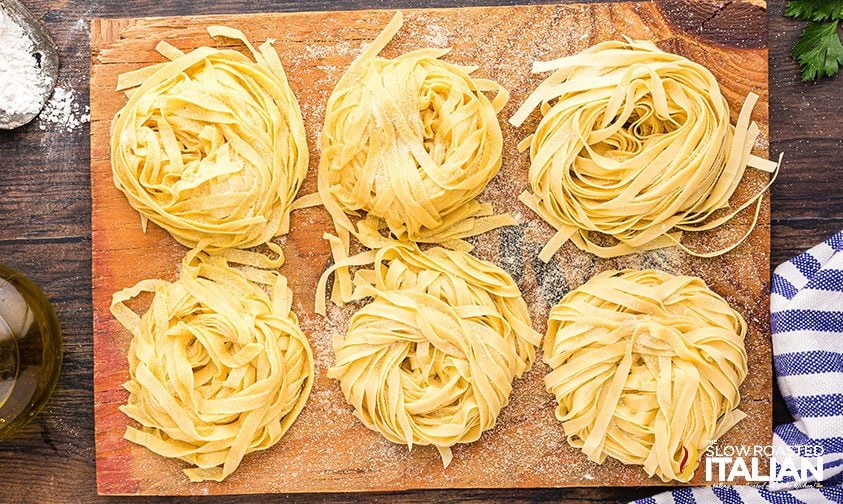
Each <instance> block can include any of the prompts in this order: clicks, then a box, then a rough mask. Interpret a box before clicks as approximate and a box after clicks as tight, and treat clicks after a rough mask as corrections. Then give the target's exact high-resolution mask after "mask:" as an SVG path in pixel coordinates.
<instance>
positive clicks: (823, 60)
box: [785, 0, 843, 81]
mask: <svg viewBox="0 0 843 504" xmlns="http://www.w3.org/2000/svg"><path fill="white" fill-rule="evenodd" d="M785 16H788V17H792V18H797V19H802V20H804V21H809V23H808V26H806V27H805V29H804V30H803V31H802V36H800V37H799V40H797V41H796V44H795V45H794V46H793V53H792V54H793V58H794V59H796V61H798V62H799V65H800V66H801V67H802V80H805V81H808V80H817V79H819V78H822V77H831V76H832V75H834V74H836V73H837V72H838V71H839V70H840V66H841V65H843V43H841V41H840V20H841V19H843V0H790V1H789V2H787V9H786V10H785Z"/></svg>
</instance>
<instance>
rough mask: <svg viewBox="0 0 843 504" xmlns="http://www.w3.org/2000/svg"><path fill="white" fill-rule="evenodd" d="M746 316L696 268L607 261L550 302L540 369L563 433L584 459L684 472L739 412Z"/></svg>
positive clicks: (667, 473)
mask: <svg viewBox="0 0 843 504" xmlns="http://www.w3.org/2000/svg"><path fill="white" fill-rule="evenodd" d="M745 336H746V322H744V319H743V318H742V317H741V315H740V314H739V313H738V312H737V311H735V310H733V309H732V308H731V307H730V306H729V305H728V304H727V303H726V301H725V300H723V298H721V297H720V296H718V295H717V294H715V293H714V292H712V291H711V290H709V288H708V287H707V286H706V284H705V282H703V281H702V280H701V279H699V278H696V277H688V276H674V275H671V274H669V273H665V272H662V271H656V270H647V271H635V270H625V271H606V272H603V273H600V274H599V275H597V276H595V277H593V278H592V279H591V280H589V281H588V282H586V283H585V284H583V285H582V286H580V287H579V288H577V289H576V290H573V291H571V292H569V293H568V294H567V295H566V296H565V297H564V298H563V299H562V301H561V302H560V303H559V304H558V305H556V306H555V307H553V309H552V311H551V313H550V318H549V322H548V328H547V335H546V337H545V342H544V360H545V362H546V363H547V364H548V365H549V366H550V367H551V368H552V369H553V371H552V372H550V373H549V374H548V375H547V376H546V377H545V384H546V386H547V391H548V392H550V393H552V394H554V395H555V396H556V400H557V401H558V403H559V405H558V407H557V408H556V417H557V418H558V419H559V420H560V421H561V422H562V425H563V427H564V429H565V435H566V436H567V438H568V443H570V444H571V445H572V446H574V447H577V448H581V449H582V451H583V453H585V454H586V455H587V456H588V458H589V460H592V461H595V462H598V463H602V462H603V461H604V460H605V459H606V457H613V458H616V459H618V460H620V461H621V462H623V463H625V464H642V465H643V466H644V469H645V470H646V471H647V474H648V475H650V476H653V475H654V474H655V475H657V476H658V477H659V478H661V479H662V481H669V480H672V479H675V480H679V481H683V482H685V481H689V480H690V479H691V478H692V477H693V475H694V470H695V469H696V467H697V465H698V464H699V462H700V456H701V455H702V454H703V453H704V452H705V450H706V448H707V447H708V445H709V443H710V442H712V441H715V440H717V439H718V438H719V437H720V436H721V435H722V434H723V433H724V432H726V431H727V430H729V429H730V428H731V427H732V426H733V425H735V424H736V423H737V422H738V421H740V420H741V419H742V418H744V416H745V415H744V413H743V412H741V411H740V410H738V409H737V407H738V404H739V403H740V393H739V391H738V388H739V387H740V385H741V383H742V382H743V380H744V378H745V377H746V373H747V367H746V350H745V349H744V337H745Z"/></svg>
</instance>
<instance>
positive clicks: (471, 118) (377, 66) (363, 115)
mask: <svg viewBox="0 0 843 504" xmlns="http://www.w3.org/2000/svg"><path fill="white" fill-rule="evenodd" d="M402 23H403V18H402V16H401V14H400V13H398V14H396V16H395V17H394V18H393V19H392V21H391V22H390V23H389V25H388V26H387V27H386V29H385V30H384V31H383V32H382V33H381V34H380V35H379V36H378V37H377V39H376V40H375V41H374V42H373V43H372V44H371V45H370V46H369V47H368V48H367V49H366V51H364V52H363V53H362V54H361V55H360V57H358V58H357V59H356V60H355V61H354V63H353V64H352V65H351V67H350V68H349V69H348V71H347V72H346V73H345V74H344V75H343V77H342V78H341V79H340V81H339V83H338V84H337V85H336V87H335V89H334V91H333V93H332V94H331V97H330V99H329V100H328V105H327V109H326V112H325V125H324V128H323V130H322V135H321V138H320V148H321V158H320V164H319V195H320V198H321V200H322V203H323V204H324V205H325V207H326V208H327V210H328V211H329V212H330V214H331V216H332V218H333V220H334V223H335V226H336V227H337V232H338V233H340V238H342V240H343V242H344V243H345V244H346V249H347V248H348V245H347V244H348V235H349V233H351V234H354V235H356V236H357V237H358V238H359V239H360V240H361V241H362V242H363V244H364V245H366V246H368V247H370V248H373V247H374V246H376V245H374V244H376V243H379V242H380V235H379V234H378V233H379V231H380V230H381V229H383V228H386V230H387V231H388V232H389V233H390V234H391V235H393V237H395V238H397V239H401V240H410V241H414V242H425V243H439V244H445V245H446V246H449V247H451V248H463V249H468V248H469V247H468V245H467V244H466V243H464V242H462V241H460V239H461V238H463V237H466V236H473V235H476V234H480V233H482V232H485V231H487V230H489V229H492V228H495V227H499V226H502V225H509V224H514V221H513V220H512V218H511V217H509V216H491V214H492V207H491V205H490V204H481V203H479V202H477V201H476V200H475V199H474V198H475V197H476V196H477V195H479V194H480V192H481V191H483V189H484V188H485V187H486V185H487V184H488V182H489V181H490V180H491V179H492V178H493V177H494V176H495V175H496V174H497V173H498V170H499V169H500V166H501V152H502V146H503V143H502V136H501V129H500V125H499V123H498V119H497V113H498V112H500V110H501V109H502V108H503V106H504V105H505V104H506V102H507V100H508V99H509V94H508V92H507V91H506V90H505V89H503V87H501V86H500V85H499V84H497V83H496V82H493V81H491V80H488V79H480V78H475V77H472V76H471V74H472V73H473V72H474V71H475V70H476V67H468V66H462V65H456V64H452V63H448V62H445V61H443V60H441V59H440V58H441V57H442V56H444V55H445V54H447V53H448V51H449V49H421V50H416V51H412V52H409V53H407V54H403V55H401V56H398V57H396V58H394V59H388V58H382V57H378V56H377V55H378V53H379V52H380V51H381V50H382V49H383V48H384V47H385V46H386V45H387V44H388V43H389V41H390V40H391V39H392V38H393V37H394V36H395V34H396V33H397V31H398V29H399V28H400V27H401V25H402ZM486 91H493V92H495V93H496V96H495V97H494V98H493V99H492V100H490V99H489V98H487V97H486V95H485V94H484V92H486ZM361 214H365V217H366V218H365V221H366V222H364V223H363V224H361V225H360V226H359V227H358V228H357V229H355V226H354V224H353V223H352V222H351V220H350V219H349V217H348V215H352V216H360V215H361Z"/></svg>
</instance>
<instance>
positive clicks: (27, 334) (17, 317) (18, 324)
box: [0, 264, 62, 440]
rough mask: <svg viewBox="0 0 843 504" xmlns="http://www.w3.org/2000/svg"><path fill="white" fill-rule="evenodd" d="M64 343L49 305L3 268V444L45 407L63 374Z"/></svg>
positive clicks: (0, 322) (0, 387)
mask: <svg viewBox="0 0 843 504" xmlns="http://www.w3.org/2000/svg"><path fill="white" fill-rule="evenodd" d="M61 359H62V339H61V329H60V327H59V322H58V320H57V319H56V314H55V312H53V308H52V306H50V302H49V301H47V298H46V296H44V293H43V292H41V289H39V288H38V287H37V286H36V285H35V284H34V283H32V281H30V280H29V279H28V278H26V277H25V276H23V275H22V274H21V273H18V272H17V271H15V270H13V269H11V268H8V267H6V266H4V265H2V264H0V440H2V439H5V438H7V437H9V436H10V435H12V434H13V433H14V432H15V431H17V430H18V429H20V428H21V427H23V426H24V425H26V423H27V422H29V420H31V419H32V417H34V416H35V415H36V414H38V412H39V411H41V409H42V408H43V407H44V404H46V402H47V400H48V399H49V398H50V395H51V394H52V393H53V389H54V388H55V386H56V382H57V381H58V377H59V372H60V371H61Z"/></svg>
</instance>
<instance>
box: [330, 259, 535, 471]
mask: <svg viewBox="0 0 843 504" xmlns="http://www.w3.org/2000/svg"><path fill="white" fill-rule="evenodd" d="M365 254H366V255H365V256H363V257H362V259H361V261H360V262H365V261H368V262H369V263H372V262H373V264H374V266H373V268H372V269H364V270H358V271H357V272H356V274H355V278H354V294H353V296H352V300H363V299H367V298H371V299H372V300H371V302H369V303H368V304H366V305H365V306H363V307H362V308H361V309H360V310H359V311H357V312H356V313H355V314H354V315H353V316H352V318H351V320H350V322H349V328H348V331H347V333H346V334H345V335H335V336H334V341H333V345H334V351H335V354H336V362H335V364H334V366H333V367H332V368H331V369H330V370H329V371H328V376H329V377H331V378H335V379H337V380H339V382H340V386H341V388H342V392H343V395H344V396H345V398H346V399H347V400H348V402H349V404H351V405H352V406H353V407H354V414H355V416H357V418H359V419H360V420H361V421H362V422H363V423H364V424H365V425H366V426H367V427H368V428H370V429H372V430H374V431H377V432H379V433H381V434H382V435H383V436H384V437H386V438H387V439H388V440H390V441H392V442H394V443H400V444H406V445H407V446H408V447H409V448H412V447H413V446H414V445H433V446H435V447H436V448H437V449H438V450H439V453H440V455H441V457H442V462H443V464H444V465H445V466H446V467H447V466H448V464H449V463H450V462H451V458H452V454H451V447H452V446H453V445H455V444H457V443H470V442H472V441H476V440H477V439H478V438H479V437H480V435H481V434H482V433H483V432H484V431H486V430H488V429H491V428H492V427H494V425H495V421H496V419H497V417H498V414H499V413H500V411H501V409H502V408H503V407H504V406H505V405H506V404H507V403H508V401H509V394H510V392H511V390H512V381H513V379H514V378H516V377H519V376H521V375H522V374H523V373H524V372H526V371H527V370H529V369H530V367H531V366H532V363H533V360H534V359H535V348H534V347H535V346H537V345H538V344H539V341H540V335H539V334H538V333H536V331H534V330H533V329H532V327H531V325H530V316H529V313H528V312H527V305H526V303H525V302H524V300H523V299H522V297H521V292H520V291H519V290H518V286H517V285H515V283H514V282H513V281H512V279H511V278H510V277H509V275H507V274H506V273H505V272H504V271H502V270H501V269H499V268H498V267H496V266H494V265H493V264H491V263H488V262H485V261H481V260H479V259H476V258H474V257H472V256H471V255H469V254H468V253H466V252H461V251H452V250H446V249H442V248H433V249H431V250H428V251H425V252H421V251H420V250H419V249H418V248H416V247H415V246H410V245H392V246H387V247H384V248H381V249H379V250H378V251H376V252H372V251H370V252H366V253H365Z"/></svg>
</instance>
